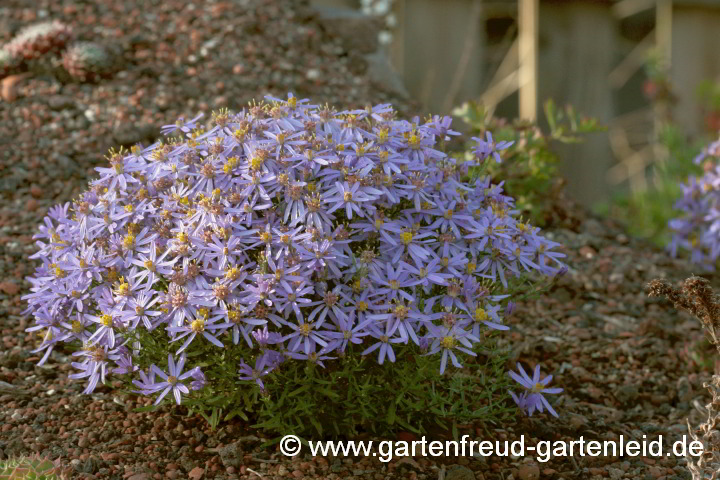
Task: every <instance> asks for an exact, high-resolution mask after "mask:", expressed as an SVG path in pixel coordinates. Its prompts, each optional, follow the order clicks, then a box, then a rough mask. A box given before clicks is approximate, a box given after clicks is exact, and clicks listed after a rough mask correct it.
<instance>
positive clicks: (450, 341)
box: [440, 337, 455, 348]
mask: <svg viewBox="0 0 720 480" xmlns="http://www.w3.org/2000/svg"><path fill="white" fill-rule="evenodd" d="M440 343H441V344H442V346H443V348H453V347H454V346H455V339H454V338H453V337H443V339H442V341H441V342H440Z"/></svg>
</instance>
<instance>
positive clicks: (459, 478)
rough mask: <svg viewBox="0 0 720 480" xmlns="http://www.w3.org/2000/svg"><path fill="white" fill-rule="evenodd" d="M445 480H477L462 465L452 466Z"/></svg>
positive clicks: (471, 472)
mask: <svg viewBox="0 0 720 480" xmlns="http://www.w3.org/2000/svg"><path fill="white" fill-rule="evenodd" d="M445 480H477V479H476V478H475V474H474V473H473V471H472V470H470V469H469V468H467V467H463V466H462V465H453V466H451V467H450V469H449V470H448V471H447V473H446V474H445Z"/></svg>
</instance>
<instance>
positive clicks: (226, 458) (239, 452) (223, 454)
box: [218, 442, 245, 468]
mask: <svg viewBox="0 0 720 480" xmlns="http://www.w3.org/2000/svg"><path fill="white" fill-rule="evenodd" d="M218 454H219V455H220V461H221V462H222V463H223V465H225V466H226V467H235V468H240V466H241V465H242V464H243V460H244V458H243V457H244V456H245V452H244V451H243V449H242V446H241V444H240V442H235V443H231V444H228V445H225V446H223V447H220V448H218Z"/></svg>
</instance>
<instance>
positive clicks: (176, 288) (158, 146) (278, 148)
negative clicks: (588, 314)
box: [23, 94, 566, 407]
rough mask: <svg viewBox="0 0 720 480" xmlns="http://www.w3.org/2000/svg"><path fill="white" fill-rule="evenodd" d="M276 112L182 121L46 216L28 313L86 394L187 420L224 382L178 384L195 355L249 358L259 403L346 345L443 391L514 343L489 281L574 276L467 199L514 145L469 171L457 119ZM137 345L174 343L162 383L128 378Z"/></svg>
mask: <svg viewBox="0 0 720 480" xmlns="http://www.w3.org/2000/svg"><path fill="white" fill-rule="evenodd" d="M267 98H268V100H269V103H261V104H259V105H253V106H251V107H248V108H247V109H244V110H243V111H242V112H240V113H238V114H235V115H230V114H228V112H227V111H221V112H219V113H215V114H213V124H214V126H213V127H212V128H211V129H209V130H208V131H204V129H203V128H201V127H198V126H197V122H198V120H199V118H200V117H196V118H194V119H192V120H190V121H187V122H185V121H183V120H182V119H181V120H180V121H179V122H178V123H176V124H172V125H166V126H165V127H163V129H162V131H163V133H165V134H172V135H178V136H179V137H178V138H176V139H174V140H171V141H169V142H168V143H163V142H158V143H155V144H153V145H151V146H149V147H147V148H142V147H134V148H133V149H132V150H131V151H130V152H125V153H123V152H122V151H121V152H112V151H111V155H110V158H109V161H110V167H109V168H98V169H97V170H98V171H99V172H100V174H101V177H100V178H99V179H98V180H96V181H94V182H92V184H91V188H90V190H89V191H87V192H86V193H84V194H83V195H82V196H81V198H79V199H77V200H76V201H75V202H74V204H73V205H72V208H71V205H70V204H65V205H63V206H55V207H53V208H52V209H51V210H50V212H49V215H48V217H46V219H45V223H44V225H43V226H41V228H40V233H39V234H37V235H36V237H35V238H37V239H39V241H38V242H37V244H38V246H39V249H40V250H39V252H38V253H37V254H35V255H33V257H31V258H37V259H40V260H42V266H40V267H38V269H37V271H36V276H35V277H32V278H30V279H29V280H30V281H31V282H32V284H33V288H32V292H33V293H31V294H29V295H26V296H25V297H23V298H25V299H27V300H28V303H29V308H28V309H27V311H26V313H32V314H33V315H34V317H35V324H34V325H33V326H32V327H30V328H29V329H28V330H29V331H39V333H40V334H41V335H42V338H43V341H42V344H41V345H40V347H39V348H38V349H37V350H36V352H44V356H43V358H42V360H41V362H45V361H46V359H47V358H48V356H49V355H50V352H51V351H52V350H53V348H54V347H55V346H56V345H58V344H59V343H62V342H81V343H82V345H83V348H82V349H81V350H80V351H78V352H76V353H74V354H73V355H74V357H75V358H76V361H75V362H73V366H74V367H75V368H76V369H78V370H79V372H78V373H75V374H73V375H71V376H72V377H73V378H87V379H88V385H87V388H86V389H85V392H86V393H90V392H92V391H93V390H94V388H95V387H96V385H97V383H98V381H102V382H105V377H106V376H107V375H109V374H110V373H112V374H119V375H133V377H132V378H134V380H133V383H134V384H135V385H136V386H137V387H138V390H137V391H138V392H140V393H143V394H148V395H150V394H157V393H159V395H158V399H157V402H160V401H161V400H162V398H163V397H165V396H166V395H167V394H168V393H170V392H171V391H172V392H173V395H174V396H175V399H176V401H177V403H180V402H181V398H182V395H187V394H188V393H189V392H190V390H192V389H200V388H203V386H204V385H205V384H206V383H207V382H208V381H212V379H206V378H205V376H204V374H203V372H202V371H201V370H200V369H199V368H198V367H195V368H190V369H188V370H186V371H185V372H184V373H183V370H184V369H185V363H186V351H187V350H188V348H189V347H190V346H191V345H192V344H193V343H196V342H208V343H209V344H212V345H214V346H216V347H217V348H227V347H228V346H230V345H236V346H238V347H242V348H245V346H244V345H243V344H246V345H247V351H248V355H247V357H245V358H248V359H254V362H252V363H253V364H252V365H248V364H247V363H245V361H242V362H241V364H240V365H238V368H239V375H238V380H241V381H252V382H256V383H257V384H258V385H259V386H260V387H261V388H264V384H263V378H264V377H265V376H266V375H267V374H268V373H270V372H271V371H272V370H273V369H275V368H276V367H277V366H278V365H279V364H280V363H282V362H285V361H291V360H300V361H308V362H313V363H316V364H319V365H320V366H324V362H327V361H329V360H332V359H334V358H336V357H337V356H340V355H343V354H344V352H345V350H346V349H347V348H348V345H349V344H351V343H352V344H355V345H362V347H359V348H363V351H362V355H371V354H372V355H373V356H376V358H377V362H378V363H381V364H382V363H383V362H384V361H385V360H386V359H387V360H389V361H391V362H395V360H396V357H395V352H394V350H393V346H394V345H397V344H407V343H408V342H413V343H414V344H416V345H417V346H418V347H419V348H420V349H421V350H422V351H424V352H425V354H428V355H434V354H437V355H441V356H442V361H441V367H440V371H441V373H442V372H444V371H445V369H446V367H447V363H448V360H449V361H450V362H451V363H452V364H453V365H455V366H456V367H461V363H460V360H459V359H458V356H460V357H461V358H462V357H463V354H464V355H471V356H474V355H475V353H474V352H473V347H474V345H475V344H477V343H478V342H480V341H481V338H482V337H483V335H484V331H483V329H485V328H490V329H501V330H504V329H507V328H508V327H507V326H505V325H504V324H503V318H502V317H503V314H504V311H505V310H507V309H503V307H502V305H501V303H502V301H503V300H504V299H506V298H507V297H508V295H494V294H492V293H493V289H492V288H491V287H494V286H495V285H494V284H495V282H500V283H502V285H504V286H505V287H506V288H507V285H508V284H507V282H508V278H509V277H512V276H520V275H521V274H523V273H524V272H531V271H537V272H540V273H542V274H545V275H555V274H557V273H558V272H559V271H561V270H563V269H565V268H566V267H565V266H564V265H563V264H562V262H561V261H560V258H561V257H564V255H563V254H562V253H558V252H556V251H554V250H553V249H554V248H555V247H557V246H559V244H557V243H555V242H552V241H550V240H548V239H546V238H544V237H542V236H541V235H540V233H539V229H538V228H535V227H532V226H530V225H529V224H527V223H523V222H521V221H519V220H517V219H516V218H514V217H513V215H514V214H516V213H517V212H516V211H515V210H513V200H512V198H510V197H508V196H505V195H503V194H502V184H500V185H491V183H490V180H489V179H477V180H470V178H471V176H470V175H469V169H470V167H472V166H474V165H475V166H477V165H478V164H480V163H482V162H483V161H485V160H486V159H488V158H490V157H493V158H495V159H496V160H497V161H500V155H499V153H498V152H499V151H501V150H502V149H504V148H507V147H508V146H510V144H509V143H507V142H501V143H495V142H494V141H493V139H492V137H491V136H488V137H487V138H486V139H484V140H483V139H479V138H477V139H475V140H476V141H477V148H476V150H475V161H474V162H466V161H459V160H455V159H453V158H451V157H450V156H448V155H447V154H445V153H444V152H442V151H440V150H438V149H436V148H435V146H436V143H437V142H438V140H442V141H445V140H449V139H450V136H452V135H458V133H457V132H454V131H452V130H451V129H450V120H451V119H450V118H449V117H444V118H440V117H433V118H431V119H428V120H427V121H425V123H422V124H420V122H419V120H418V119H417V118H415V119H413V121H412V122H408V121H400V120H396V119H395V113H394V111H393V109H392V107H391V106H390V105H378V106H375V107H372V108H371V107H368V108H367V109H363V110H351V111H343V112H339V113H338V112H336V111H334V110H333V109H331V108H329V107H322V108H319V107H317V106H313V105H309V104H307V100H300V101H299V100H298V99H297V98H295V97H293V96H292V94H290V95H289V96H288V98H287V99H286V100H282V99H277V98H273V97H267ZM507 307H508V308H512V302H510V303H509V304H508V305H507ZM137 329H146V330H147V331H154V330H156V329H163V330H164V331H165V332H166V334H167V339H168V342H169V345H170V347H169V351H170V355H169V357H168V371H167V372H164V371H163V370H162V369H160V368H158V366H156V365H152V366H151V367H150V369H149V371H142V370H140V369H139V368H138V366H137V365H135V364H134V358H135V357H136V355H137V354H138V352H139V351H141V350H142V348H143V346H142V345H140V344H139V342H136V341H132V340H131V339H130V338H129V335H128V334H127V332H130V331H135V330H137ZM526 383H527V382H526ZM536 383H537V381H535V382H534V383H533V385H532V386H531V387H527V388H531V389H534V390H533V392H536V391H539V390H537V389H536V388H535V384H536ZM546 393H554V392H546ZM533 398H534V397H533ZM157 402H156V403H157ZM520 403H521V406H523V407H527V406H528V405H529V404H534V403H533V402H532V401H529V400H528V398H527V397H526V396H522V397H521V401H520Z"/></svg>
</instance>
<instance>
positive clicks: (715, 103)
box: [697, 80, 720, 111]
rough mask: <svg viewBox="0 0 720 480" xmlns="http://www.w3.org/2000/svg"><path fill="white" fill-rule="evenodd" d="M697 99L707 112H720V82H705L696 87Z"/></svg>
mask: <svg viewBox="0 0 720 480" xmlns="http://www.w3.org/2000/svg"><path fill="white" fill-rule="evenodd" d="M697 94H698V98H699V99H700V102H701V103H702V104H703V105H705V107H706V108H707V109H709V110H715V111H717V110H720V82H713V81H711V80H705V81H703V82H701V83H700V85H698V88H697Z"/></svg>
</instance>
